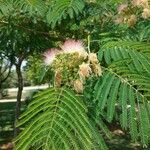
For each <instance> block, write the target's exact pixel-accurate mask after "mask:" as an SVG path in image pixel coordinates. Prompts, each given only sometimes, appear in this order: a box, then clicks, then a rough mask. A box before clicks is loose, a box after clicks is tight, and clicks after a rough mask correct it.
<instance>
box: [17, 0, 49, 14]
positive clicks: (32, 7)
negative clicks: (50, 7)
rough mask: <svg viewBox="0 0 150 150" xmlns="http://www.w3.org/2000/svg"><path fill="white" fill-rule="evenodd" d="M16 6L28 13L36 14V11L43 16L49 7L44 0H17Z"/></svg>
mask: <svg viewBox="0 0 150 150" xmlns="http://www.w3.org/2000/svg"><path fill="white" fill-rule="evenodd" d="M15 4H16V6H18V8H19V9H20V10H21V11H22V12H24V13H27V14H30V15H35V14H36V13H37V14H39V15H41V16H43V15H44V13H45V12H46V11H47V7H46V5H45V2H44V1H43V0H19V1H18V0H16V1H15Z"/></svg>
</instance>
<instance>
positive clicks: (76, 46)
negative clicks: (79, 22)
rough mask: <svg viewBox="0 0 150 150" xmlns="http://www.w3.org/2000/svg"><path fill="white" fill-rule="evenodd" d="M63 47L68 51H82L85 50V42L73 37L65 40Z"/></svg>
mask: <svg viewBox="0 0 150 150" xmlns="http://www.w3.org/2000/svg"><path fill="white" fill-rule="evenodd" d="M61 49H62V50H63V51H64V52H67V53H74V52H79V53H80V52H81V51H85V49H84V44H83V43H82V42H81V41H79V40H78V41H76V40H72V39H69V40H67V41H65V42H64V44H63V45H62V46H61Z"/></svg>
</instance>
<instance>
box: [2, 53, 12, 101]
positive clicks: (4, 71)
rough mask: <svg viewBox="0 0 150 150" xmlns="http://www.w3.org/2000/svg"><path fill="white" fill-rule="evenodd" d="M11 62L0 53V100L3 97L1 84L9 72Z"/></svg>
mask: <svg viewBox="0 0 150 150" xmlns="http://www.w3.org/2000/svg"><path fill="white" fill-rule="evenodd" d="M11 67H12V62H10V60H8V59H7V58H6V57H5V56H4V54H2V53H1V52H0V99H1V98H2V97H3V84H4V83H5V81H6V80H7V79H8V77H9V75H10V72H11Z"/></svg>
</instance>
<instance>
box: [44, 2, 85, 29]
mask: <svg viewBox="0 0 150 150" xmlns="http://www.w3.org/2000/svg"><path fill="white" fill-rule="evenodd" d="M83 8H84V1H83V0H55V1H54V3H53V4H52V7H50V9H49V12H48V13H47V20H48V22H49V23H50V24H51V26H52V27H54V26H55V25H56V23H57V22H60V21H61V20H62V19H63V18H64V19H65V18H66V17H67V15H69V16H70V18H73V17H74V15H78V14H79V13H80V12H81V11H82V10H83Z"/></svg>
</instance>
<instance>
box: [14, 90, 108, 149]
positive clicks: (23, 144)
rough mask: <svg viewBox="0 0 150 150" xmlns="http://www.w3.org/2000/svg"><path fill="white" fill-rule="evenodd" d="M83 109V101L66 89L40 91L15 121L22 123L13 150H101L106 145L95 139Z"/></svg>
mask: <svg viewBox="0 0 150 150" xmlns="http://www.w3.org/2000/svg"><path fill="white" fill-rule="evenodd" d="M86 112H87V108H86V106H85V104H84V103H83V101H82V100H81V99H80V98H79V97H77V96H76V95H75V94H74V93H73V92H72V91H70V90H68V89H65V88H60V89H56V88H55V89H54V88H50V89H48V90H45V91H42V92H40V93H39V94H37V96H35V98H34V100H33V102H32V103H31V104H30V106H29V108H28V110H27V111H26V112H25V113H24V114H23V116H22V117H21V119H20V121H19V123H18V126H21V127H24V126H23V125H26V126H25V127H24V130H23V131H22V132H21V133H20V135H19V136H18V137H17V138H16V140H15V141H16V147H15V149H16V150H27V149H29V148H30V147H31V146H33V147H34V148H35V149H38V148H39V146H40V148H42V149H50V148H52V149H57V148H61V149H65V150H66V149H68V150H70V149H75V150H80V149H83V150H84V149H85V150H89V149H99V148H101V149H103V147H106V145H105V144H104V141H103V140H101V141H99V138H100V135H96V132H95V131H96V127H95V126H92V125H91V123H90V122H89V119H88V117H87V115H86ZM101 138H102V137H101ZM38 143H40V145H38Z"/></svg>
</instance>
